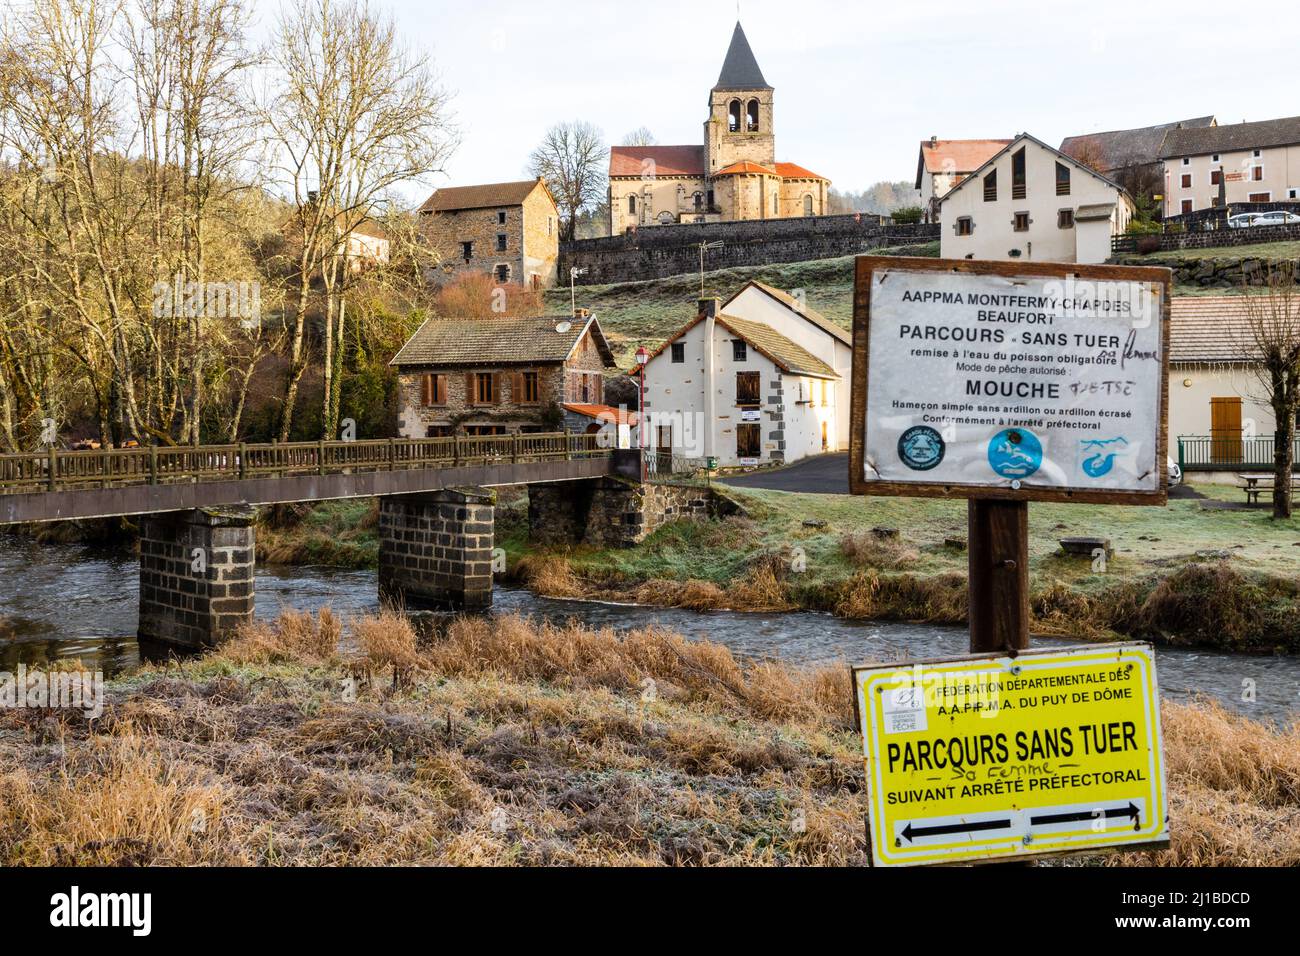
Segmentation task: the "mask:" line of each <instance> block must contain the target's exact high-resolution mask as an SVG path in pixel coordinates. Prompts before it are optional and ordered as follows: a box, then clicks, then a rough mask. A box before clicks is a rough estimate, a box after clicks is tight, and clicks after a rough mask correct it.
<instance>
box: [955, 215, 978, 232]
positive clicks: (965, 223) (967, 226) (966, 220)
mask: <svg viewBox="0 0 1300 956" xmlns="http://www.w3.org/2000/svg"><path fill="white" fill-rule="evenodd" d="M957 235H959V236H973V235H975V220H973V219H971V217H970V216H962V217H960V218H959V219H958V220H957Z"/></svg>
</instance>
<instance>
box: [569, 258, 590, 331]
mask: <svg viewBox="0 0 1300 956" xmlns="http://www.w3.org/2000/svg"><path fill="white" fill-rule="evenodd" d="M586 274H587V270H586V269H579V268H578V267H577V266H574V267H573V268H571V269H570V270H569V314H570V315H572V316H573V317H574V318H575V319H576V318H577V317H578V289H577V285H578V276H585V275H586Z"/></svg>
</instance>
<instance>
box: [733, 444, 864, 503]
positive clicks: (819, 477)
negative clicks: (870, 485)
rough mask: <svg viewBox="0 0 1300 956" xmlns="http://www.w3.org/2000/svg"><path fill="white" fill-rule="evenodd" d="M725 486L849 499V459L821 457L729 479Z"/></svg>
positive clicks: (837, 456) (846, 454)
mask: <svg viewBox="0 0 1300 956" xmlns="http://www.w3.org/2000/svg"><path fill="white" fill-rule="evenodd" d="M723 484H726V485H735V486H736V487H737V488H769V489H771V490H773V491H802V492H804V493H806V494H813V495H847V494H848V493H849V456H848V453H847V452H845V453H843V454H839V455H818V456H817V457H816V458H805V459H804V460H803V461H799V462H795V463H794V464H793V465H791V466H790V467H789V468H782V469H780V470H779V471H764V472H758V473H756V474H752V475H741V476H740V477H738V478H728V479H726V480H725V481H724V482H723Z"/></svg>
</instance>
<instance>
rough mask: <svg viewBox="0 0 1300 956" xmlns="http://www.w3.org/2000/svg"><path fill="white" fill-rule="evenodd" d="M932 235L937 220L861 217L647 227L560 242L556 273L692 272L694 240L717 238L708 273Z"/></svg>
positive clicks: (696, 256) (604, 276) (598, 280)
mask: <svg viewBox="0 0 1300 956" xmlns="http://www.w3.org/2000/svg"><path fill="white" fill-rule="evenodd" d="M938 239H939V226H938V225H937V224H925V223H921V224H916V225H910V224H909V225H900V224H895V223H893V222H891V221H890V220H888V219H884V220H882V219H881V217H879V216H869V215H865V214H864V215H863V216H861V217H860V218H859V217H856V216H811V217H806V218H805V217H800V218H797V219H766V220H757V221H752V222H718V223H707V224H703V225H698V224H688V225H680V226H654V227H650V228H646V229H639V230H635V231H632V232H628V233H626V234H624V235H621V236H610V237H607V238H604V239H579V240H577V241H575V242H566V243H562V244H561V246H560V275H568V274H569V269H570V267H577V268H580V269H586V270H587V272H586V274H585V275H582V276H579V277H578V282H579V284H581V285H604V284H607V283H610V282H636V281H641V280H646V279H663V278H667V277H668V276H675V275H685V274H687V273H691V272H698V271H699V268H700V250H699V243H701V242H715V241H721V242H723V243H724V245H722V246H721V247H720V248H717V249H710V250H709V253H708V262H707V268H708V269H710V270H713V269H730V268H733V267H735V266H762V265H770V264H772V263H776V262H804V261H808V260H812V259H834V258H838V257H839V256H851V255H858V254H861V253H863V252H867V251H868V250H871V249H879V248H881V247H883V246H906V245H912V244H917V243H926V242H935V241H938Z"/></svg>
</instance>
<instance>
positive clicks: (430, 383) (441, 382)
mask: <svg viewBox="0 0 1300 956" xmlns="http://www.w3.org/2000/svg"><path fill="white" fill-rule="evenodd" d="M421 393H422V396H421V397H422V398H423V400H424V404H425V405H426V406H428V405H446V404H447V376H446V375H425V376H424V378H423V381H422V383H421Z"/></svg>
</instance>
